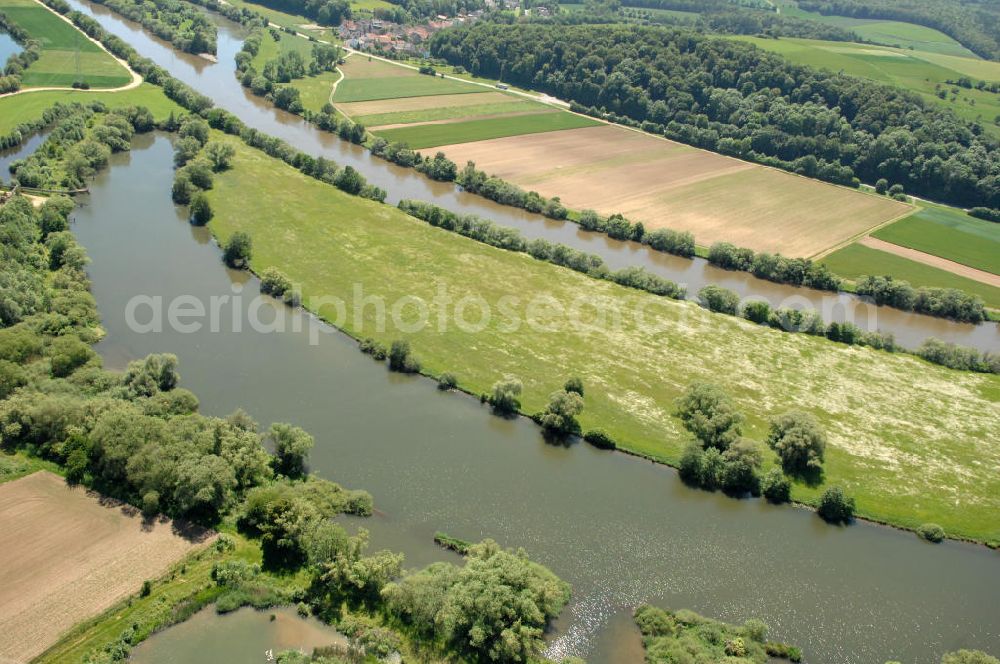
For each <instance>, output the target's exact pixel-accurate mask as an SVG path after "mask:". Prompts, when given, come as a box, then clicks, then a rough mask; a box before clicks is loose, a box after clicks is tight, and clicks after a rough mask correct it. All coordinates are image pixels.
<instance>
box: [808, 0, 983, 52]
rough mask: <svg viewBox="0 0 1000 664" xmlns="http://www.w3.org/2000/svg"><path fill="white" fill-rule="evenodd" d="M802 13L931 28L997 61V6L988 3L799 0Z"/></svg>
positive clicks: (972, 0)
mask: <svg viewBox="0 0 1000 664" xmlns="http://www.w3.org/2000/svg"><path fill="white" fill-rule="evenodd" d="M799 7H800V8H802V9H805V10H806V11H812V12H819V13H821V14H826V15H835V16H851V17H854V18H873V19H888V20H893V21H905V22H907V23H916V24H918V25H923V26H926V27H928V28H934V29H936V30H940V31H941V32H943V33H945V34H946V35H948V36H949V37H951V38H953V39H955V40H956V41H958V42H961V44H962V45H963V46H965V47H966V48H968V49H969V50H970V51H973V52H974V53H976V54H977V55H980V56H982V57H984V58H988V59H990V60H998V59H1000V3H997V2H995V1H991V0H932V1H928V0H799Z"/></svg>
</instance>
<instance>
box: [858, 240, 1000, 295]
mask: <svg viewBox="0 0 1000 664" xmlns="http://www.w3.org/2000/svg"><path fill="white" fill-rule="evenodd" d="M858 242H859V244H862V245H864V246H866V247H870V248H872V249H878V250H880V251H886V252H888V253H891V254H896V255H897V256H902V257H904V258H909V259H911V260H915V261H917V262H918V263H924V264H925V265H930V266H932V267H937V268H941V269H942V270H947V271H948V272H951V273H952V274H957V275H959V276H961V277H966V278H968V279H974V280H975V281H979V282H981V283H984V284H987V285H989V286H993V287H994V288H1000V275H996V274H993V273H991V272H986V271H985V270H977V269H976V268H973V267H969V266H968V265H963V264H962V263H956V262H954V261H950V260H948V259H946V258H941V257H940V256H936V255H934V254H929V253H927V252H924V251H920V250H918V249H911V248H909V247H904V246H901V245H898V244H893V243H892V242H886V241H885V240H880V239H878V238H877V237H873V236H871V235H869V236H867V237H863V238H861V239H860V240H858Z"/></svg>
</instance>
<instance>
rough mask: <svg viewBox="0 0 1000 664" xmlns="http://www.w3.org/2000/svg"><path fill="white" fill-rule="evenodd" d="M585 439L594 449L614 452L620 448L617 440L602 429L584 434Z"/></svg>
mask: <svg viewBox="0 0 1000 664" xmlns="http://www.w3.org/2000/svg"><path fill="white" fill-rule="evenodd" d="M583 439H584V440H585V441H587V442H588V443H590V444H591V445H593V446H594V447H598V448H600V449H602V450H613V449H616V448H617V447H618V444H617V443H615V439H614V438H612V437H611V436H610V435H608V434H607V433H605V432H604V431H603V430H601V429H591V430H590V431H588V432H587V433H585V434H583Z"/></svg>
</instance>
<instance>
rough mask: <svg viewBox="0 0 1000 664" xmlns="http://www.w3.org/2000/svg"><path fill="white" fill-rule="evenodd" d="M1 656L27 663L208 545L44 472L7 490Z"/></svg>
mask: <svg viewBox="0 0 1000 664" xmlns="http://www.w3.org/2000/svg"><path fill="white" fill-rule="evenodd" d="M0 531H2V532H3V533H4V546H3V547H2V548H0V659H4V660H5V661H28V660H30V659H31V658H32V657H34V656H36V655H38V654H40V653H41V652H42V651H44V650H45V649H46V648H47V647H48V646H49V645H51V644H52V643H54V642H55V641H56V640H57V639H58V638H59V636H60V635H61V634H62V633H63V632H65V631H66V630H68V629H69V628H71V627H72V626H73V625H75V624H77V623H79V622H81V621H82V620H85V619H87V618H89V617H90V616H93V615H96V614H98V613H100V612H101V611H103V610H104V609H106V608H108V607H109V606H111V605H112V604H114V603H115V602H116V601H118V600H120V599H122V598H123V597H125V596H126V595H128V594H130V593H134V592H137V591H138V590H139V587H140V586H141V585H142V582H143V581H144V580H146V579H150V578H154V577H156V576H158V575H159V574H161V573H162V572H164V571H165V570H166V569H167V568H168V567H169V566H170V565H171V564H172V563H173V562H175V561H177V560H179V559H180V558H182V557H183V556H184V555H185V554H187V553H188V552H190V551H191V550H193V549H194V548H195V547H197V546H199V545H201V544H202V543H204V542H206V541H208V539H209V538H208V537H207V536H206V535H205V534H203V533H202V534H199V536H198V537H191V538H186V537H183V536H181V535H179V534H177V533H175V532H174V529H173V525H172V524H171V523H170V522H169V521H155V522H153V523H149V524H147V523H144V520H143V518H142V517H141V516H140V515H139V514H137V510H135V508H131V507H126V506H122V505H119V504H117V503H114V504H108V503H106V502H105V499H102V498H101V497H100V496H97V495H95V494H93V493H90V492H88V491H86V490H84V489H82V488H79V487H77V488H72V487H69V486H67V485H66V483H65V481H64V480H63V479H62V478H61V477H59V476H57V475H53V474H52V473H49V472H46V471H41V472H37V473H34V474H33V475H29V476H27V477H22V478H21V479H18V480H15V481H12V482H7V483H5V484H2V485H0Z"/></svg>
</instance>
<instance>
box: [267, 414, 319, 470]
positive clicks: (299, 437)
mask: <svg viewBox="0 0 1000 664" xmlns="http://www.w3.org/2000/svg"><path fill="white" fill-rule="evenodd" d="M267 437H268V439H269V440H270V441H271V443H272V444H273V445H274V454H275V459H274V469H275V471H277V472H279V473H282V474H284V475H287V476H288V477H299V476H301V475H302V473H303V472H304V471H305V464H306V459H307V458H308V457H309V450H311V449H312V448H313V446H314V445H315V444H316V441H315V440H314V439H313V437H312V436H311V435H309V433H308V432H306V431H305V430H304V429H302V428H300V427H297V426H293V425H291V424H285V423H280V422H279V423H275V424H272V425H271V428H270V429H269V430H268V433H267Z"/></svg>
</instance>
